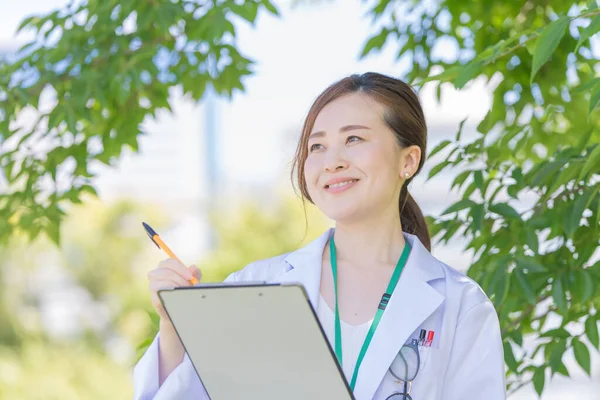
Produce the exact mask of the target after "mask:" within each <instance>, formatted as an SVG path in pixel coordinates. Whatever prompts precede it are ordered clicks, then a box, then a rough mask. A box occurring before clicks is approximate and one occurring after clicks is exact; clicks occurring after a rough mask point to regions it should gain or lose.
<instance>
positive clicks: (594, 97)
mask: <svg viewBox="0 0 600 400" xmlns="http://www.w3.org/2000/svg"><path fill="white" fill-rule="evenodd" d="M599 101H600V84H596V86H594V88H593V89H592V93H591V94H590V108H589V110H588V111H589V112H590V113H591V112H592V111H594V108H596V106H597V105H598V102H599Z"/></svg>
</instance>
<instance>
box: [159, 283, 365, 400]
mask: <svg viewBox="0 0 600 400" xmlns="http://www.w3.org/2000/svg"><path fill="white" fill-rule="evenodd" d="M158 296H159V298H160V300H161V302H162V304H163V307H164V308H165V310H166V312H167V314H168V316H169V318H170V319H171V322H172V323H173V326H174V327H175V330H176V332H177V335H178V336H179V339H180V340H181V343H182V344H183V346H184V348H185V351H186V353H187V354H188V356H189V358H190V360H191V362H192V364H193V366H194V369H195V370H196V373H197V374H198V377H199V378H200V380H201V382H202V384H203V385H204V387H205V389H206V391H207V393H208V395H209V397H210V399H211V400H233V399H244V400H254V399H256V400H281V399H286V400H306V399H335V400H353V399H354V397H353V395H352V391H351V389H350V386H349V385H348V382H347V381H346V379H345V377H344V374H343V372H342V369H341V368H340V366H339V364H338V362H337V359H336V356H335V353H334V351H333V349H332V348H331V346H330V345H329V342H328V341H327V338H326V336H325V333H324V331H323V329H322V327H321V325H320V323H319V320H318V318H317V315H316V314H315V312H314V310H313V308H312V306H311V304H310V301H309V299H308V296H307V294H306V291H305V290H304V287H303V286H302V285H300V284H277V283H275V284H271V283H269V284H267V283H257V282H254V283H252V282H250V283H249V282H246V283H219V284H198V285H195V286H190V287H180V288H174V289H166V290H160V291H159V292H158Z"/></svg>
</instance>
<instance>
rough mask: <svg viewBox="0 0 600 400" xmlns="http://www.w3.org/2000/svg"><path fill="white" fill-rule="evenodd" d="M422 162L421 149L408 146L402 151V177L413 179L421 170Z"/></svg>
mask: <svg viewBox="0 0 600 400" xmlns="http://www.w3.org/2000/svg"><path fill="white" fill-rule="evenodd" d="M420 162H421V148H420V147H419V146H416V145H414V146H408V147H405V148H403V149H402V150H400V171H399V173H400V177H401V178H402V179H407V174H408V178H411V177H413V176H414V175H415V174H416V173H417V170H418V169H419V163H420Z"/></svg>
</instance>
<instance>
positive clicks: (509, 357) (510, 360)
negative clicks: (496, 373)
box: [503, 342, 519, 372]
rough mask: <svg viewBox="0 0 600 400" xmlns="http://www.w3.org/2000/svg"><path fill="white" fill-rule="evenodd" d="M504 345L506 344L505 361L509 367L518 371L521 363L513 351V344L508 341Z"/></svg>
mask: <svg viewBox="0 0 600 400" xmlns="http://www.w3.org/2000/svg"><path fill="white" fill-rule="evenodd" d="M503 346H504V361H505V362H506V365H507V366H508V368H509V369H510V370H511V371H514V372H516V371H517V368H518V367H519V364H518V363H517V360H516V359H515V355H514V353H513V349H512V346H511V345H510V343H508V342H504V344H503Z"/></svg>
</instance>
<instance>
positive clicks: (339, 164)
mask: <svg viewBox="0 0 600 400" xmlns="http://www.w3.org/2000/svg"><path fill="white" fill-rule="evenodd" d="M324 167H325V171H326V172H337V171H343V170H345V169H347V168H348V161H347V160H346V157H345V152H344V150H343V149H338V148H337V146H332V147H330V148H329V149H328V150H327V154H326V156H325V165H324Z"/></svg>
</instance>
